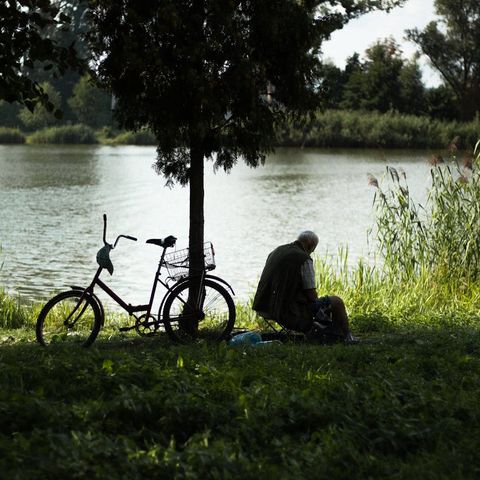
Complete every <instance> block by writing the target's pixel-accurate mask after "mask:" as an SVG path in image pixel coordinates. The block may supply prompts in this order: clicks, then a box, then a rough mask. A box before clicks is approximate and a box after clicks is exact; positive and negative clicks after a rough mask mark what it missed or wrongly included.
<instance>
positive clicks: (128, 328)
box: [119, 325, 135, 332]
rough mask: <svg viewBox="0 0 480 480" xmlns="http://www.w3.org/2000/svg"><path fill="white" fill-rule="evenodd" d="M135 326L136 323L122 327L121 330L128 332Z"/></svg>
mask: <svg viewBox="0 0 480 480" xmlns="http://www.w3.org/2000/svg"><path fill="white" fill-rule="evenodd" d="M134 328H135V325H132V326H131V327H120V328H119V330H120V331H121V332H128V331H129V330H133V329H134Z"/></svg>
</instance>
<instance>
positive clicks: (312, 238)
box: [297, 230, 318, 246]
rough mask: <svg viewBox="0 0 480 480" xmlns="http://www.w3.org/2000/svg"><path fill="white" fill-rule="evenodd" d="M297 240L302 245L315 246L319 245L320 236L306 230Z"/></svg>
mask: <svg viewBox="0 0 480 480" xmlns="http://www.w3.org/2000/svg"><path fill="white" fill-rule="evenodd" d="M297 240H298V241H299V242H300V243H308V244H311V245H315V246H316V245H318V236H317V234H316V233H315V232H312V231H311V230H305V231H304V232H302V233H300V235H298V237H297Z"/></svg>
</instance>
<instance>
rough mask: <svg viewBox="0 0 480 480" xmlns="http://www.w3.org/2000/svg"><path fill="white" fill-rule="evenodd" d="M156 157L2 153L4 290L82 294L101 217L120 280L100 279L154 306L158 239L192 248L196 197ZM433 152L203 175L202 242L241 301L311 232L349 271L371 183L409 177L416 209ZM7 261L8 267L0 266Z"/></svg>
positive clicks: (307, 158)
mask: <svg viewBox="0 0 480 480" xmlns="http://www.w3.org/2000/svg"><path fill="white" fill-rule="evenodd" d="M155 156H156V152H155V148H152V147H134V146H126V147H125V146H121V147H120V146H115V147H110V146H75V147H72V146H33V145H23V146H0V205H1V207H2V213H1V217H0V245H1V246H2V252H1V253H0V255H1V257H2V260H1V261H3V267H2V268H1V269H0V284H1V285H3V286H4V287H5V288H6V289H7V291H9V292H12V293H15V294H19V295H20V297H21V299H22V300H24V301H30V300H44V299H46V298H48V297H49V296H50V295H51V293H52V292H53V291H55V290H57V291H58V290H60V289H62V288H64V287H65V286H66V285H72V284H76V285H86V284H87V283H88V282H89V281H90V279H91V277H92V275H93V273H94V272H95V270H96V262H95V255H96V252H97V250H98V249H99V248H100V247H101V246H102V214H103V213H104V212H105V213H107V215H108V221H109V225H108V238H109V239H110V241H113V239H114V238H115V237H116V235H118V234H120V233H124V234H130V235H134V236H136V237H138V238H139V241H138V242H136V243H134V242H129V241H123V242H120V243H119V245H118V247H117V248H116V249H115V250H114V251H113V252H112V260H113V263H114V265H115V273H114V275H113V277H111V278H110V276H109V275H108V273H105V274H104V277H103V279H104V280H106V281H107V283H109V284H110V285H111V286H113V287H114V289H116V290H117V291H118V292H119V293H120V294H121V295H122V296H124V298H125V299H127V300H128V301H130V302H131V303H144V302H145V303H146V302H147V301H148V295H149V291H150V286H151V282H152V278H153V275H154V273H155V269H156V265H157V262H158V259H159V254H160V251H161V249H160V248H158V247H155V246H153V245H147V244H145V240H146V239H148V238H152V237H154V238H155V237H156V238H158V237H164V236H167V235H170V234H172V235H175V236H176V237H177V238H178V242H177V248H184V247H186V246H187V244H188V189H186V188H182V187H180V186H176V187H174V188H171V189H170V188H168V187H166V186H165V180H164V179H163V178H162V177H159V176H158V175H157V174H156V173H155V172H154V170H153V168H152V164H153V162H154V160H155ZM429 156H430V154H429V153H428V152H425V151H421V152H418V151H371V150H311V149H303V150H300V149H280V150H278V151H277V152H276V153H275V154H273V155H270V156H269V157H268V159H267V162H266V164H265V166H261V167H259V168H257V169H250V168H249V167H247V166H245V165H244V164H238V165H237V166H236V167H235V168H234V169H233V170H232V172H231V173H230V174H226V173H224V172H217V173H216V174H215V173H214V172H213V170H212V165H211V163H207V168H206V178H205V184H206V193H205V239H206V240H210V241H212V242H213V244H214V246H215V252H216V262H217V270H216V271H215V273H216V274H218V275H220V276H222V277H223V278H225V279H226V280H227V281H229V282H230V283H231V284H232V286H233V288H234V290H235V292H236V294H237V299H240V300H245V299H247V298H248V297H249V295H251V293H252V292H253V291H254V288H255V283H256V280H257V279H258V276H259V274H260V273H261V270H262V268H263V265H264V262H265V258H266V256H267V254H268V252H269V251H271V250H272V249H273V248H274V247H275V246H277V245H279V244H281V243H286V242H289V241H292V240H294V239H295V237H296V235H297V234H298V233H299V232H300V231H302V230H305V229H311V230H314V231H315V232H317V234H318V235H319V237H320V244H319V246H318V249H317V252H318V253H319V254H321V255H323V254H325V253H330V254H335V253H336V252H337V249H338V247H339V245H343V246H348V248H349V261H350V262H351V264H354V263H356V261H357V260H358V258H359V257H360V256H366V255H368V247H367V235H366V232H367V229H368V228H369V227H370V226H371V225H372V222H373V220H372V212H371V207H372V199H373V194H374V189H373V187H371V186H369V185H368V182H367V174H368V173H371V174H373V175H375V176H377V177H382V176H383V175H384V173H385V166H386V165H387V164H388V165H392V166H395V167H402V168H403V169H404V170H405V171H406V173H407V177H408V181H409V185H410V188H411V190H412V192H413V193H414V195H417V197H418V199H419V200H421V199H424V197H425V192H426V188H427V186H428V181H429V169H428V165H427V163H426V160H427V159H428V157H429ZM1 261H0V264H1Z"/></svg>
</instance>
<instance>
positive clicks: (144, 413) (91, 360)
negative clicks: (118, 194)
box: [0, 261, 480, 479]
mask: <svg viewBox="0 0 480 480" xmlns="http://www.w3.org/2000/svg"><path fill="white" fill-rule="evenodd" d="M317 271H318V274H319V276H320V278H319V280H322V289H324V291H322V292H321V293H325V292H328V293H336V294H339V295H341V296H342V297H344V298H345V300H346V303H347V305H348V306H349V312H350V315H351V318H352V326H353V329H354V331H355V333H357V334H359V335H360V336H361V337H362V338H363V339H364V343H361V344H359V345H354V346H344V345H331V346H322V345H308V344H284V345H273V346H271V347H269V348H263V349H254V348H253V349H250V350H246V351H242V350H237V349H232V348H229V347H228V346H226V345H225V344H221V345H208V344H200V345H194V346H175V345H172V344H171V343H170V342H169V341H168V339H166V338H162V337H156V338H140V337H136V336H133V335H129V334H125V333H123V334H120V333H118V331H117V329H116V328H112V327H111V325H112V324H113V323H114V322H117V323H121V322H122V321H123V320H122V319H119V318H117V317H115V316H112V315H111V316H110V317H109V319H108V320H107V328H105V330H104V331H103V334H102V335H101V336H100V337H99V340H97V342H96V343H95V344H94V346H93V347H92V348H91V349H89V350H72V349H69V348H65V347H62V346H61V345H59V346H55V347H54V348H50V349H48V350H47V349H42V348H40V347H39V346H38V345H36V344H35V343H34V341H33V339H34V331H33V325H34V319H35V317H36V314H37V312H38V308H37V307H31V308H26V307H20V306H19V305H18V302H17V301H16V300H15V299H12V298H10V297H8V296H6V295H4V294H3V295H2V296H1V297H0V298H1V300H2V301H1V302H0V319H2V322H3V325H2V327H3V328H2V330H0V342H1V343H2V345H1V347H0V363H1V365H2V368H1V369H0V382H1V389H0V406H1V408H0V425H1V429H0V432H1V433H0V471H2V472H3V474H4V475H5V476H6V478H21V479H29V478H32V479H33V478H82V477H89V478H107V477H108V478H132V479H136V478H148V477H152V476H154V477H162V478H199V479H200V478H252V479H253V478H255V479H256V478H272V477H274V476H277V477H279V478H325V479H327V478H339V479H341V478H345V479H347V478H349V479H350V478H367V477H368V478H379V479H383V478H432V479H433V478H435V479H436V478H476V477H478V475H479V474H480V461H478V460H477V452H476V444H477V438H478V433H479V432H480V416H479V415H478V402H479V401H480V390H479V389H478V381H479V379H480V328H479V323H478V322H479V320H480V317H479V313H478V312H480V308H479V307H480V286H479V285H475V284H470V285H469V286H468V287H465V285H464V286H463V287H462V286H461V285H460V284H458V285H454V284H452V283H449V284H448V285H441V284H439V283H436V282H434V281H433V280H432V279H431V278H429V276H428V275H425V276H423V277H422V276H420V277H418V278H416V279H415V280H414V279H412V280H411V281H410V283H408V284H406V283H404V282H403V283H401V284H396V285H395V284H387V283H386V282H384V281H382V278H381V276H380V274H379V273H376V271H375V270H371V269H367V268H365V267H363V266H361V265H360V266H359V267H358V268H357V269H356V270H355V271H353V272H348V270H346V269H345V268H343V267H342V266H341V265H339V266H337V267H335V266H332V265H331V264H330V263H328V262H325V261H320V262H319V264H318V266H317ZM237 311H238V315H239V325H242V326H247V327H250V328H252V327H256V326H259V327H260V328H261V327H262V326H261V325H258V321H257V319H256V318H255V317H254V316H253V315H252V312H251V310H250V308H249V306H248V305H244V306H238V308H237ZM12 327H20V328H12Z"/></svg>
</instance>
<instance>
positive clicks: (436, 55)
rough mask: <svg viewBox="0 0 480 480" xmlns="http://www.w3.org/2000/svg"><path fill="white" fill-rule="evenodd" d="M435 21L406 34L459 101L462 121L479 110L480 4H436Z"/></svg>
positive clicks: (470, 0)
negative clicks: (437, 17) (437, 16)
mask: <svg viewBox="0 0 480 480" xmlns="http://www.w3.org/2000/svg"><path fill="white" fill-rule="evenodd" d="M435 9H436V13H437V14H438V15H439V16H440V19H439V20H437V21H433V22H430V23H429V24H428V25H427V26H426V28H425V29H424V30H423V31H419V30H418V29H413V30H407V35H408V38H409V39H410V40H412V41H413V42H415V43H416V44H417V45H418V47H419V49H420V51H421V53H423V54H425V55H426V56H427V57H428V58H429V59H430V62H431V64H432V65H433V67H434V68H435V69H436V70H437V71H438V72H440V74H441V75H442V76H443V78H444V80H445V82H446V83H447V84H448V85H449V86H450V87H451V88H452V90H453V92H454V93H455V95H456V97H457V99H458V100H459V104H460V110H461V115H462V117H463V119H464V120H468V119H471V118H472V117H473V116H474V115H475V113H476V112H477V111H479V110H480V49H479V48H478V46H479V45H480V2H478V0H435Z"/></svg>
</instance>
